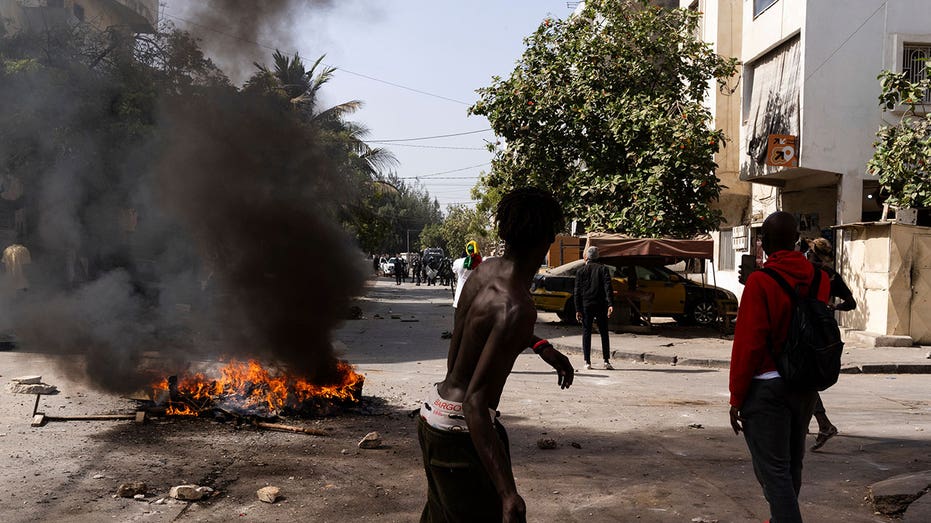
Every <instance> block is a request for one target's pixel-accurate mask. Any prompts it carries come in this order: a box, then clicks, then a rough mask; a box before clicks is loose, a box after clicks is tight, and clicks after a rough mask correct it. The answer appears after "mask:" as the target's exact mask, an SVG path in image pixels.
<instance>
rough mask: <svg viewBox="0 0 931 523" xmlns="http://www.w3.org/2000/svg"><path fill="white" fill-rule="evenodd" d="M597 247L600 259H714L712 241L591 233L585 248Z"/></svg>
mask: <svg viewBox="0 0 931 523" xmlns="http://www.w3.org/2000/svg"><path fill="white" fill-rule="evenodd" d="M592 246H594V247H598V254H599V256H600V257H602V258H621V257H655V258H674V259H676V260H683V259H688V258H701V259H706V260H710V259H712V258H713V257H714V241H713V240H710V239H707V240H673V239H666V238H630V237H628V236H624V235H622V234H607V233H591V234H589V235H588V241H587V242H586V244H585V248H586V249H587V248H588V247H592Z"/></svg>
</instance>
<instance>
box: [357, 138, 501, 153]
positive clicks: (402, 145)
mask: <svg viewBox="0 0 931 523" xmlns="http://www.w3.org/2000/svg"><path fill="white" fill-rule="evenodd" d="M364 141H365V143H376V144H385V142H382V141H380V140H364ZM385 145H390V146H392V147H414V148H417V149H455V150H457V151H486V150H487V149H485V148H484V147H456V146H452V145H420V144H413V143H394V142H389V143H387V144H385Z"/></svg>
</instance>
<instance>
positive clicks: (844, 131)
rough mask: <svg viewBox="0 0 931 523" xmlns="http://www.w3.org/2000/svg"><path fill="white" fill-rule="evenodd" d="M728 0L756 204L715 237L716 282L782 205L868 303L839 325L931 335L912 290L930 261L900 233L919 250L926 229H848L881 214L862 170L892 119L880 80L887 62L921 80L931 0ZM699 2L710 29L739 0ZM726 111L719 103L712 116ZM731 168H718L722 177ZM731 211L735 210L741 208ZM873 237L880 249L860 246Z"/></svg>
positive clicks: (743, 144)
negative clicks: (737, 13) (736, 30)
mask: <svg viewBox="0 0 931 523" xmlns="http://www.w3.org/2000/svg"><path fill="white" fill-rule="evenodd" d="M733 3H740V4H742V5H741V6H740V7H739V8H740V10H741V11H742V12H741V18H742V27H741V28H740V34H741V43H740V49H739V54H734V55H733V56H739V57H740V59H741V62H742V72H741V78H740V84H741V86H740V111H739V124H738V125H739V138H738V140H737V143H736V144H735V145H737V146H738V147H736V148H737V149H738V156H739V168H738V169H739V180H740V183H743V184H746V185H747V186H749V195H750V201H749V207H748V209H747V210H748V212H747V214H746V216H745V217H744V219H743V221H741V222H740V223H739V224H737V223H735V222H732V221H730V220H728V222H727V223H725V224H723V225H722V228H721V231H720V233H718V234H717V235H716V237H717V240H718V242H719V243H718V260H717V261H718V265H719V267H720V268H721V269H723V270H721V271H719V281H720V282H722V284H724V285H726V286H730V284H731V282H732V281H733V280H734V276H736V272H731V271H729V270H728V269H729V268H730V265H729V264H728V260H733V261H734V262H735V265H737V266H739V264H740V260H741V258H742V257H744V256H746V257H747V258H749V260H748V261H749V262H751V263H752V262H753V261H755V260H760V259H761V258H762V249H760V247H759V242H758V231H759V226H760V225H761V224H762V221H763V219H764V218H765V217H766V216H767V215H769V214H770V213H772V212H774V211H776V210H783V211H787V212H790V213H793V214H794V215H795V216H796V217H797V218H798V220H799V225H800V231H801V234H802V236H803V237H805V238H816V237H822V236H823V237H827V238H828V239H829V240H831V241H832V242H833V243H835V248H836V255H837V256H836V258H837V268H838V270H839V271H840V272H841V274H842V275H843V276H844V278H845V280H846V281H847V283H848V285H850V287H851V289H852V290H853V291H854V294H855V297H856V298H857V300H858V302H859V303H860V304H861V306H860V307H858V309H857V311H853V312H850V313H842V314H841V324H842V325H845V326H847V327H849V328H851V329H857V330H863V331H868V332H872V333H874V334H878V335H901V336H912V338H914V340H915V341H922V342H926V341H931V333H929V332H927V331H928V330H929V329H925V328H921V327H920V326H921V325H929V324H931V321H929V318H926V317H925V316H927V315H931V311H920V310H918V309H919V307H914V308H913V307H911V304H912V303H916V304H920V303H921V298H920V297H917V296H916V295H913V294H912V293H910V292H909V291H908V289H909V288H915V287H916V285H917V287H918V288H923V285H924V283H922V282H923V281H925V280H926V278H927V273H928V271H929V270H931V269H929V268H926V269H924V271H923V270H922V265H921V264H922V263H923V262H922V261H921V260H922V259H924V258H926V257H925V256H912V254H911V250H912V249H910V248H908V249H905V248H903V247H902V246H911V245H912V244H913V242H912V240H910V239H906V238H904V236H905V235H911V236H915V237H916V239H915V240H914V241H917V242H919V244H921V245H924V243H922V242H924V241H925V240H923V239H921V238H918V237H923V236H925V235H926V234H928V231H929V229H927V228H923V227H909V228H905V229H902V228H898V227H879V228H868V230H869V231H870V232H869V234H866V233H864V232H863V230H864V229H863V228H862V227H852V226H851V225H852V224H869V223H873V222H876V221H877V220H880V219H881V218H882V217H883V212H882V211H883V207H882V201H881V199H882V195H881V194H880V191H879V182H878V180H877V179H876V178H875V177H874V176H872V175H870V174H869V173H868V172H867V170H866V164H867V161H868V160H869V159H870V158H871V156H872V154H873V141H874V140H875V134H876V131H877V130H878V129H879V127H880V126H881V125H883V124H884V123H894V122H890V121H888V119H889V118H893V119H894V118H895V114H894V113H893V114H888V113H883V112H882V111H881V109H880V107H879V104H878V96H879V93H880V86H879V81H878V80H877V76H878V75H879V73H880V72H881V71H883V70H885V69H889V70H893V71H897V72H903V71H904V72H907V73H908V75H909V76H910V77H911V78H913V79H918V78H924V77H925V76H924V75H926V70H927V69H926V65H925V63H924V62H923V61H922V58H925V57H929V56H931V2H927V1H926V0H885V1H884V0H858V1H856V2H825V1H823V0H742V1H741V2H733ZM685 4H690V5H689V6H688V7H693V5H694V4H695V2H686V1H683V2H680V5H681V6H683V7H686V6H685ZM698 4H699V5H698V8H699V9H702V10H703V11H704V12H705V13H706V19H707V20H708V22H707V23H708V24H709V25H710V24H711V23H717V24H720V14H718V13H719V11H716V9H715V7H718V6H721V5H729V6H730V4H732V2H727V1H726V0H718V1H715V0H700V1H699V2H698ZM731 7H733V6H731ZM693 8H694V7H693ZM714 36H715V35H714V33H711V32H709V31H705V32H704V34H703V37H704V38H705V39H706V40H708V41H712V38H713V37H714ZM718 38H720V35H719V36H718ZM723 114H726V113H723ZM721 115H722V112H721V111H720V110H716V112H715V116H716V118H719V117H720V116H721ZM884 118H886V119H887V120H886V121H884ZM716 125H718V126H719V127H722V128H723V125H722V124H718V123H716ZM723 165H725V164H724V163H722V166H723ZM727 174H728V173H726V172H722V176H721V179H722V182H724V180H726V178H725V176H726V175H727ZM725 185H728V183H726V182H725ZM722 204H726V201H725V200H724V199H722ZM733 211H734V212H735V213H737V209H736V208H735V209H733ZM738 214H739V213H738ZM882 231H886V232H885V233H883V232H882ZM877 234H878V235H880V236H881V235H882V234H886V240H884V241H882V242H879V241H878V240H877ZM911 236H910V237H911ZM867 240H869V241H870V242H872V243H871V245H873V246H874V247H878V250H877V249H870V248H865V246H864V245H863V244H861V243H858V242H865V241H867ZM880 243H881V244H882V246H880ZM728 244H730V245H728ZM883 246H884V247H883ZM916 252H917V251H916ZM922 252H923V251H922ZM864 253H869V255H868V256H864ZM877 256H879V257H880V258H881V260H880V259H877V258H876V257H877ZM866 265H869V266H870V267H873V268H875V267H884V268H885V269H884V270H885V271H886V272H887V273H889V272H894V273H896V274H901V275H907V279H908V280H909V281H908V282H904V280H902V278H891V277H886V278H878V277H870V276H867V273H868V272H870V271H872V269H870V270H866V268H865V267H866ZM874 266H875V267H874ZM887 276H888V274H887ZM730 288H731V289H732V290H734V291H735V292H739V290H740V289H738V288H733V287H730ZM903 303H904V304H906V306H905V307H904V308H903V305H902V304H903ZM924 309H927V307H924ZM880 311H881V312H880ZM916 314H917V315H918V316H917V317H916ZM923 315H924V316H923Z"/></svg>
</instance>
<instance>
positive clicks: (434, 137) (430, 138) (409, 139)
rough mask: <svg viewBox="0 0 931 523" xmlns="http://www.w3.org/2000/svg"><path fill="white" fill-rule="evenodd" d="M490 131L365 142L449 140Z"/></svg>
mask: <svg viewBox="0 0 931 523" xmlns="http://www.w3.org/2000/svg"><path fill="white" fill-rule="evenodd" d="M490 130H491V128H490V127H489V128H488V129H479V130H478V131H466V132H464V133H452V134H437V135H435V136H422V137H420V138H398V139H395V140H367V141H369V142H376V143H389V142H419V141H421V140H434V139H436V138H450V137H452V136H465V135H467V134H478V133H484V132H488V131H490Z"/></svg>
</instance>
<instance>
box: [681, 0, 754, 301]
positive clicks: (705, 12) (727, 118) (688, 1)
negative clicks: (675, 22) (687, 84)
mask: <svg viewBox="0 0 931 523" xmlns="http://www.w3.org/2000/svg"><path fill="white" fill-rule="evenodd" d="M742 4H743V1H742V0H680V1H679V2H678V6H673V7H681V8H685V9H692V10H694V11H698V12H700V13H702V19H701V23H700V25H699V27H698V29H697V34H696V36H697V37H698V38H700V39H702V40H704V41H705V42H708V43H709V44H711V46H712V49H713V50H714V52H715V53H717V54H719V55H721V56H726V57H735V58H739V57H740V56H741V46H742V43H743V42H742V33H741V27H742V25H743V18H742V15H741V13H742V8H743V6H742ZM740 83H741V75H740V73H739V72H738V73H737V74H735V75H734V76H733V77H731V78H729V79H727V80H726V81H725V82H723V83H719V82H718V81H717V80H712V81H711V82H710V84H709V86H708V87H709V88H708V97H707V98H706V102H705V103H706V105H707V107H708V109H709V110H710V111H711V116H712V122H711V125H712V127H714V128H715V129H721V130H722V131H724V135H725V137H726V140H727V141H726V145H725V146H724V147H722V148H721V149H720V150H719V151H718V153H717V154H716V155H715V163H717V165H718V167H717V171H716V172H717V176H718V179H719V180H720V181H721V185H722V186H723V187H724V188H723V189H722V191H721V197H720V200H719V201H718V202H717V203H716V207H717V208H719V209H720V210H721V211H722V212H723V213H724V222H723V223H722V224H721V230H720V231H717V232H715V233H714V234H713V235H712V236H713V237H714V239H715V247H716V248H715V251H716V252H715V260H714V261H715V267H714V268H713V269H714V270H715V273H714V274H713V275H712V274H709V277H710V276H713V277H714V278H715V281H716V283H717V285H719V286H722V287H725V288H727V289H729V290H731V291H733V292H735V293H736V294H737V295H740V291H741V290H742V288H743V286H742V285H740V284H739V283H738V281H737V277H738V274H737V268H738V264H739V261H740V260H739V257H738V256H735V252H736V251H735V249H734V245H735V243H734V242H735V240H734V234H733V231H734V230H735V229H736V230H738V231H739V230H740V226H742V225H744V224H746V223H747V219H748V217H749V214H750V193H751V185H750V184H748V183H746V182H743V181H741V180H740V151H739V148H738V147H737V145H738V142H739V139H740V122H741V120H740V95H741V90H740ZM736 241H737V242H738V243H737V244H736V245H737V246H738V247H740V246H741V244H740V243H739V242H741V241H745V238H743V239H742V237H741V236H739V235H738V237H737V239H736Z"/></svg>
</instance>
